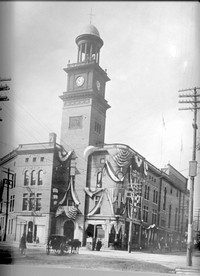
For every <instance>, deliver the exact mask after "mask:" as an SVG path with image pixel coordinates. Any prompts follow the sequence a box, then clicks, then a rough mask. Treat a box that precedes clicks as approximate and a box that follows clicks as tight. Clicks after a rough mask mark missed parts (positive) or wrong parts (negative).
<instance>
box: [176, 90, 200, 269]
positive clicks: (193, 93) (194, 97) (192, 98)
mask: <svg viewBox="0 0 200 276" xmlns="http://www.w3.org/2000/svg"><path fill="white" fill-rule="evenodd" d="M198 89H200V87H194V88H190V89H184V90H179V91H178V92H180V94H179V97H182V98H189V100H180V101H179V103H184V104H188V103H189V104H191V105H192V107H184V108H179V110H192V111H193V112H194V119H193V124H192V126H193V150H192V161H190V162H189V176H190V198H189V214H188V238H187V265H188V266H192V248H193V198H194V179H195V176H196V175H197V161H196V150H197V129H198V126H197V110H198V109H200V107H198V103H200V100H199V98H198V97H199V96H200V94H198V93H197V90H198ZM186 91H190V93H189V94H182V93H183V92H186Z"/></svg>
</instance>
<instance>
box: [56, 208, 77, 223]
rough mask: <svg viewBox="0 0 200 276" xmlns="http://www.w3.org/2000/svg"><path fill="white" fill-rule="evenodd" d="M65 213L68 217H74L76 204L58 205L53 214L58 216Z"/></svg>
mask: <svg viewBox="0 0 200 276" xmlns="http://www.w3.org/2000/svg"><path fill="white" fill-rule="evenodd" d="M63 213H65V215H66V216H67V217H68V218H70V219H74V220H75V219H76V216H77V213H78V208H77V207H76V206H58V209H57V211H56V214H55V216H56V217H57V216H59V215H62V214H63Z"/></svg>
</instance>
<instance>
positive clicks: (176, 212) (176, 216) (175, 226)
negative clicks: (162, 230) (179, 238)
mask: <svg viewBox="0 0 200 276" xmlns="http://www.w3.org/2000/svg"><path fill="white" fill-rule="evenodd" d="M177 218H178V208H176V211H175V225H174V230H176V228H177Z"/></svg>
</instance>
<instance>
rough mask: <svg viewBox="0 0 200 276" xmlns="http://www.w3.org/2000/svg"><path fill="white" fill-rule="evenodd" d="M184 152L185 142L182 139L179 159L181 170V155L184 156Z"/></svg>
mask: <svg viewBox="0 0 200 276" xmlns="http://www.w3.org/2000/svg"><path fill="white" fill-rule="evenodd" d="M182 151H183V141H182V138H181V148H180V158H179V170H180V169H181V157H182V156H181V155H182Z"/></svg>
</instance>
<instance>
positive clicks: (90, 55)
mask: <svg viewBox="0 0 200 276" xmlns="http://www.w3.org/2000/svg"><path fill="white" fill-rule="evenodd" d="M76 44H77V46H78V55H77V63H91V62H94V63H98V64H99V59H100V49H101V47H102V46H103V40H102V39H101V37H100V34H99V31H98V30H97V28H96V27H95V26H94V25H92V24H89V25H87V26H86V27H85V28H84V29H83V30H82V32H81V34H80V35H79V36H78V37H77V38H76Z"/></svg>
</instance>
